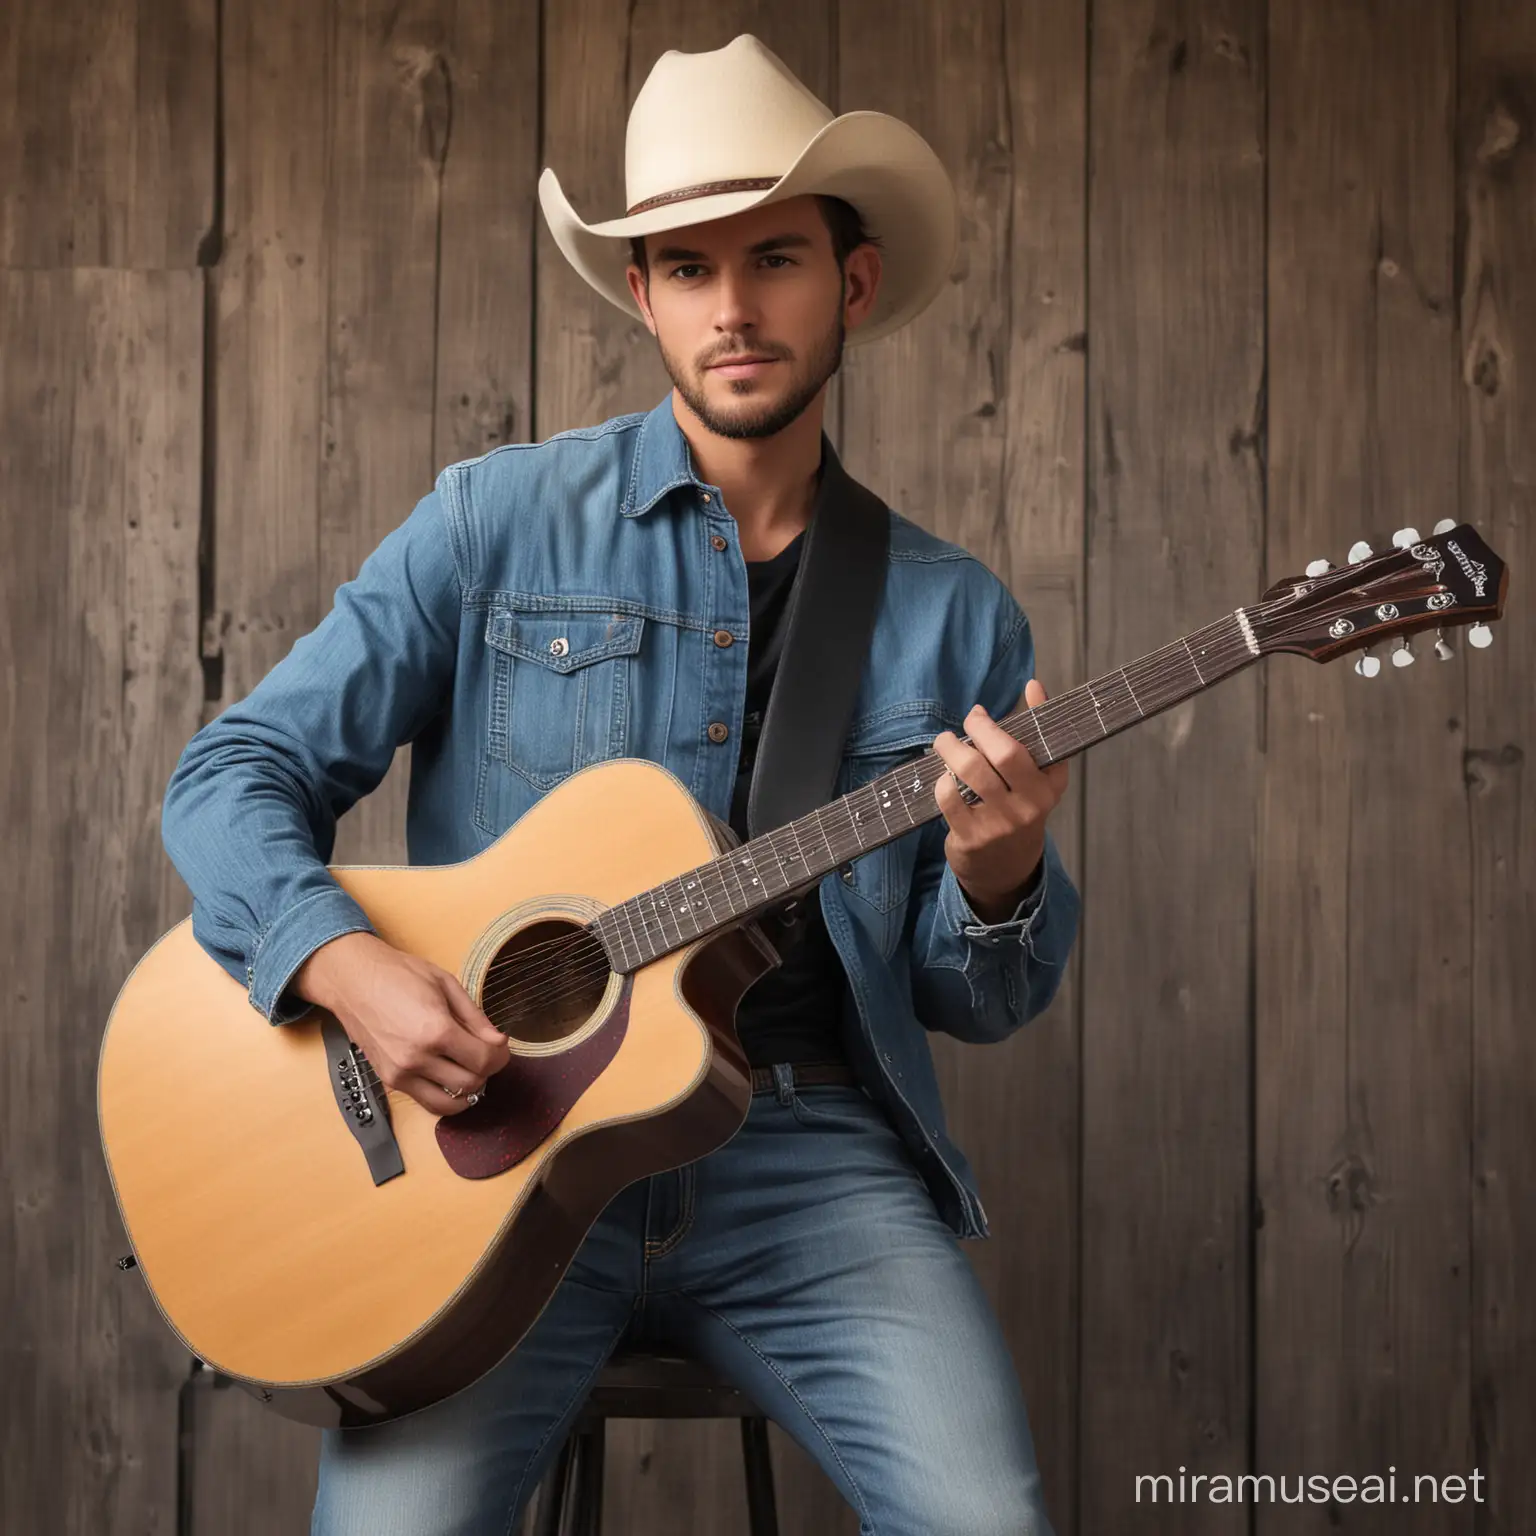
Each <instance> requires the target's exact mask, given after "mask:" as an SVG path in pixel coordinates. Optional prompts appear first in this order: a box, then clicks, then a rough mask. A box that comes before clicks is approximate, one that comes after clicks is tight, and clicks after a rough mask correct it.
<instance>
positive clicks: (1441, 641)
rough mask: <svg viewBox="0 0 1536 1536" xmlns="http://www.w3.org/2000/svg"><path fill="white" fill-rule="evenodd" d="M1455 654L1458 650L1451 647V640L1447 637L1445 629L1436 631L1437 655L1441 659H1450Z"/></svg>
mask: <svg viewBox="0 0 1536 1536" xmlns="http://www.w3.org/2000/svg"><path fill="white" fill-rule="evenodd" d="M1455 654H1456V652H1455V651H1453V650H1452V649H1451V645H1450V642H1449V641H1448V640H1447V639H1446V638H1445V631H1444V630H1443V629H1437V630H1436V631H1435V655H1436V656H1438V657H1439V658H1440V660H1441V661H1449V660H1450V659H1451V657H1453V656H1454V655H1455Z"/></svg>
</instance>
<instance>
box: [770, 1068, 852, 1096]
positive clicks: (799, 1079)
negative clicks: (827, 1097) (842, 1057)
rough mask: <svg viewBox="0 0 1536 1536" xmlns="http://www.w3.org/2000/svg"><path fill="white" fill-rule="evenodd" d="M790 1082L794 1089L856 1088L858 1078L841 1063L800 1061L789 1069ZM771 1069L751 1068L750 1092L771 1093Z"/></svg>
mask: <svg viewBox="0 0 1536 1536" xmlns="http://www.w3.org/2000/svg"><path fill="white" fill-rule="evenodd" d="M789 1070H790V1080H791V1081H792V1082H793V1083H794V1085H795V1087H796V1088H831V1087H845V1088H856V1087H857V1086H858V1082H859V1080H858V1078H857V1077H855V1076H854V1072H853V1068H852V1067H850V1066H848V1065H847V1064H846V1063H844V1062H841V1061H800V1062H795V1063H794V1064H793V1065H792V1066H791V1067H790V1069H789ZM773 1090H774V1081H773V1068H772V1067H753V1068H752V1092H753V1093H772V1092H773Z"/></svg>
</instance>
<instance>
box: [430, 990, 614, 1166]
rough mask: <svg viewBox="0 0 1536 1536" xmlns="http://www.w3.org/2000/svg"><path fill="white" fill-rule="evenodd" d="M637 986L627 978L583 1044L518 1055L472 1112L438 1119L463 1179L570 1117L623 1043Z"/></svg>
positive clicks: (502, 1162) (514, 1155) (534, 1142)
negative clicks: (541, 1053)
mask: <svg viewBox="0 0 1536 1536" xmlns="http://www.w3.org/2000/svg"><path fill="white" fill-rule="evenodd" d="M633 985H634V978H633V977H630V976H626V977H624V981H623V986H622V987H621V988H620V991H619V996H618V998H617V1000H616V1001H615V1002H614V1005H613V1012H612V1013H611V1014H609V1016H608V1017H607V1018H606V1019H605V1020H604V1021H603V1023H602V1025H601V1026H600V1027H599V1028H598V1029H596V1030H594V1031H593V1033H592V1034H590V1035H589V1036H588V1037H587V1038H586V1039H585V1040H583V1041H582V1042H581V1043H580V1044H579V1045H573V1046H572V1047H571V1048H570V1049H569V1050H568V1051H561V1052H558V1053H557V1054H555V1055H550V1056H514V1057H513V1058H512V1060H511V1061H510V1062H509V1063H508V1064H507V1065H506V1066H505V1067H503V1068H502V1069H501V1071H500V1072H497V1073H496V1074H495V1075H494V1076H492V1077H489V1078H487V1079H486V1083H485V1089H484V1092H483V1093H482V1094H481V1097H480V1102H479V1103H478V1104H476V1105H475V1107H474V1108H473V1109H466V1110H463V1111H462V1112H461V1113H459V1114H457V1115H449V1116H446V1117H445V1118H443V1119H441V1120H439V1121H438V1122H437V1144H438V1146H439V1147H441V1148H442V1153H443V1158H444V1160H445V1161H446V1162H447V1164H448V1166H449V1167H450V1168H451V1169H452V1170H453V1171H454V1172H455V1173H456V1174H458V1176H459V1177H460V1178H461V1179H488V1178H490V1177H492V1176H493V1175H494V1174H498V1173H505V1172H506V1170H507V1169H508V1168H512V1167H515V1166H516V1165H517V1164H518V1163H520V1162H522V1160H523V1159H524V1158H525V1157H527V1156H528V1154H529V1153H530V1152H532V1151H533V1149H534V1148H535V1147H536V1146H538V1144H539V1143H540V1142H541V1141H543V1140H544V1138H545V1137H546V1136H548V1135H549V1134H550V1132H551V1131H553V1130H554V1129H555V1127H556V1126H557V1125H559V1124H560V1122H561V1121H562V1120H563V1119H565V1117H566V1115H568V1114H569V1113H570V1111H571V1107H572V1105H574V1104H575V1102H576V1101H577V1099H579V1098H580V1097H581V1096H582V1094H584V1093H585V1092H586V1091H587V1089H588V1088H590V1087H591V1086H592V1084H593V1083H594V1082H596V1081H597V1079H598V1078H599V1077H600V1076H601V1075H602V1074H603V1072H604V1071H606V1070H607V1067H608V1064H609V1063H610V1062H611V1061H612V1060H613V1058H614V1057H615V1056H616V1055H617V1054H618V1050H619V1047H620V1046H621V1045H622V1044H623V1043H624V1036H625V1035H626V1034H627V1033H628V1031H629V999H630V992H631V989H632V988H633Z"/></svg>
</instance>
